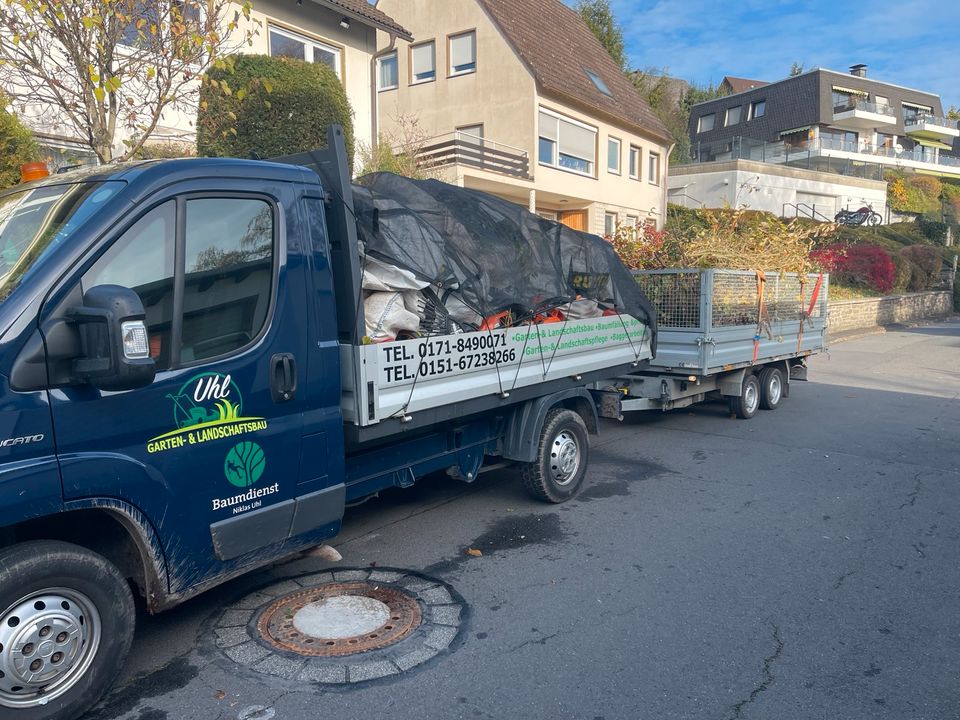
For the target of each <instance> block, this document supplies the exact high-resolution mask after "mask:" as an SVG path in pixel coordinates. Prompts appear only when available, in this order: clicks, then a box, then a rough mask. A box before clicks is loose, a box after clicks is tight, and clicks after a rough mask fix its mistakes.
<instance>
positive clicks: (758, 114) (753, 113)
mask: <svg viewBox="0 0 960 720" xmlns="http://www.w3.org/2000/svg"><path fill="white" fill-rule="evenodd" d="M766 114H767V101H766V100H757V101H756V102H753V103H750V117H749V118H747V119H748V120H756V119H757V118H762V117H763V116H764V115H766Z"/></svg>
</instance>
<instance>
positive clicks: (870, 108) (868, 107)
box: [833, 100, 896, 118]
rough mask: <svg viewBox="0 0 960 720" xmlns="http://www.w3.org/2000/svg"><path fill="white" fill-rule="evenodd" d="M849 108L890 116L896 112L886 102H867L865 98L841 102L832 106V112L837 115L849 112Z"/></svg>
mask: <svg viewBox="0 0 960 720" xmlns="http://www.w3.org/2000/svg"><path fill="white" fill-rule="evenodd" d="M851 110H859V111H861V112H868V113H873V114H875V115H888V116H890V117H891V118H893V117H896V113H895V112H894V110H893V108H892V107H891V106H890V105H888V104H886V103H883V104H879V105H878V104H877V103H874V102H867V101H866V100H851V101H850V102H846V103H843V104H842V105H834V106H833V114H834V115H839V114H840V113H845V112H850V111H851Z"/></svg>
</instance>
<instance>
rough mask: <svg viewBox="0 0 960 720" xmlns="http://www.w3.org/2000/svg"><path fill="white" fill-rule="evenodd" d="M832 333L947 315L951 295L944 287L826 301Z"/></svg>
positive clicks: (950, 304) (951, 304)
mask: <svg viewBox="0 0 960 720" xmlns="http://www.w3.org/2000/svg"><path fill="white" fill-rule="evenodd" d="M829 308H830V321H829V328H830V333H831V334H836V333H840V332H843V331H845V330H860V329H865V328H872V327H877V326H882V325H894V324H896V323H911V322H920V321H922V320H932V319H936V318H942V317H946V316H947V315H949V314H950V313H952V312H953V296H952V294H951V293H950V292H949V291H947V290H932V291H930V292H920V293H908V294H906V295H890V296H888V297H878V298H863V299H860V300H836V301H833V302H831V303H829Z"/></svg>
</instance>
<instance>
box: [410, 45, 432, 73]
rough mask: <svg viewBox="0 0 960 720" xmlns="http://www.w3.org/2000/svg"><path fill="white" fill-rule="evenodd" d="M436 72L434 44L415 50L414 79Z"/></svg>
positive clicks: (419, 46) (418, 47) (420, 46)
mask: <svg viewBox="0 0 960 720" xmlns="http://www.w3.org/2000/svg"><path fill="white" fill-rule="evenodd" d="M433 71H434V64H433V43H427V44H426V45H418V46H417V47H415V48H413V77H414V78H415V79H416V78H417V77H419V76H420V75H425V74H430V73H432V72H433Z"/></svg>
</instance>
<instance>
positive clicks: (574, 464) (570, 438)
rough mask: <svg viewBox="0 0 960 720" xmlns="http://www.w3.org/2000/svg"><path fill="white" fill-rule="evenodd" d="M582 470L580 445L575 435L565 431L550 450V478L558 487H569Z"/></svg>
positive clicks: (556, 438)
mask: <svg viewBox="0 0 960 720" xmlns="http://www.w3.org/2000/svg"><path fill="white" fill-rule="evenodd" d="M579 469H580V445H579V444H578V443H577V438H576V437H575V436H574V435H573V433H571V432H569V431H567V430H563V431H561V432H560V433H559V434H558V435H557V436H556V437H555V438H554V439H553V447H551V448H550V476H551V477H552V478H553V481H554V482H555V483H556V484H557V485H568V484H570V482H572V481H573V479H574V478H575V477H576V475H577V470H579Z"/></svg>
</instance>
